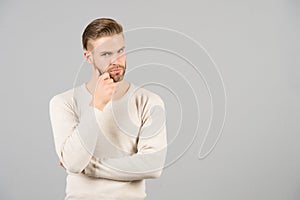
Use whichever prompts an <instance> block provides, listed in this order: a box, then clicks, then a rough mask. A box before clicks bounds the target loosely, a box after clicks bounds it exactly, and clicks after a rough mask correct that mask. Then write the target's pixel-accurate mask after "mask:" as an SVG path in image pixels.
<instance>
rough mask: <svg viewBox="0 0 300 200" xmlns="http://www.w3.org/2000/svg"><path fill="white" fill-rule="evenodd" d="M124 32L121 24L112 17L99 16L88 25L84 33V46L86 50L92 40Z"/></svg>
mask: <svg viewBox="0 0 300 200" xmlns="http://www.w3.org/2000/svg"><path fill="white" fill-rule="evenodd" d="M122 32H123V27H122V25H121V24H119V23H118V22H116V21H115V20H113V19H110V18H98V19H95V20H93V21H92V22H91V23H89V24H88V25H87V27H86V28H85V30H84V31H83V34H82V46H83V48H84V49H85V50H87V47H88V45H89V41H90V40H96V39H98V38H101V37H105V36H112V35H115V34H119V33H122Z"/></svg>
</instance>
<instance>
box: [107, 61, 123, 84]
mask: <svg viewBox="0 0 300 200" xmlns="http://www.w3.org/2000/svg"><path fill="white" fill-rule="evenodd" d="M114 70H119V71H118V72H115V71H114ZM125 71H126V62H125V65H115V66H113V67H111V68H109V69H108V70H107V72H108V73H109V76H110V78H112V79H113V81H114V82H120V81H122V80H123V79H124V75H125Z"/></svg>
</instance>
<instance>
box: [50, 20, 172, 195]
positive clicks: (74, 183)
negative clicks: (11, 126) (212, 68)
mask: <svg viewBox="0 0 300 200" xmlns="http://www.w3.org/2000/svg"><path fill="white" fill-rule="evenodd" d="M82 43H83V48H84V57H85V59H86V60H87V62H88V63H90V64H91V66H92V78H91V80H90V81H88V82H87V83H84V84H82V85H80V86H78V87H76V88H73V89H69V90H67V91H65V92H63V93H60V94H57V95H55V96H54V97H52V99H51V100H50V103H49V112H50V120H51V125H52V130H53V135H54V142H55V149H56V152H57V155H58V157H59V162H60V164H61V166H63V167H64V168H65V169H66V172H67V173H68V176H67V185H66V197H65V200H79V199H84V200H92V199H93V200H94V199H97V200H101V199H105V200H112V199H118V200H123V199H124V200H131V199H132V200H142V199H145V197H146V192H145V179H147V178H158V177H159V176H160V175H161V172H162V168H163V166H164V162H165V157H166V147H167V136H166V123H165V109H164V103H163V101H162V99H161V98H160V97H159V96H158V95H156V94H154V93H153V92H150V91H148V90H146V89H144V88H139V87H137V86H135V85H134V84H132V83H129V82H128V81H126V80H125V79H124V75H125V71H126V56H125V52H124V50H125V46H124V36H123V28H122V26H121V25H120V24H119V23H117V22H116V21H115V20H113V19H108V18H100V19H96V20H94V21H92V22H91V23H90V24H89V25H88V26H87V27H86V28H85V30H84V32H83V35H82Z"/></svg>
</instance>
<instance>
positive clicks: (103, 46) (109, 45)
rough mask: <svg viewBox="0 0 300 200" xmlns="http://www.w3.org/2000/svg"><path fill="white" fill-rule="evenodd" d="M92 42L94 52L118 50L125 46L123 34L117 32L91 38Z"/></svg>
mask: <svg viewBox="0 0 300 200" xmlns="http://www.w3.org/2000/svg"><path fill="white" fill-rule="evenodd" d="M90 44H91V45H92V46H93V48H94V49H93V51H94V52H102V51H117V50H119V49H120V48H122V47H123V46H124V38H123V35H122V34H116V35H112V36H105V37H101V38H98V39H96V40H91V41H90Z"/></svg>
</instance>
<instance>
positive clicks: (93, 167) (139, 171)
mask: <svg viewBox="0 0 300 200" xmlns="http://www.w3.org/2000/svg"><path fill="white" fill-rule="evenodd" d="M165 156H166V149H165V150H162V151H159V152H155V153H151V154H134V155H132V156H127V157H122V158H112V159H97V158H94V157H93V158H92V159H91V161H90V163H89V164H88V166H87V167H86V168H85V169H84V171H83V173H84V174H86V175H87V176H91V177H95V178H105V179H112V180H117V181H135V180H142V179H148V178H158V177H159V176H160V175H161V172H162V169H163V167H164V162H165Z"/></svg>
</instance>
